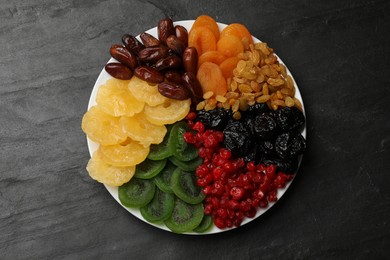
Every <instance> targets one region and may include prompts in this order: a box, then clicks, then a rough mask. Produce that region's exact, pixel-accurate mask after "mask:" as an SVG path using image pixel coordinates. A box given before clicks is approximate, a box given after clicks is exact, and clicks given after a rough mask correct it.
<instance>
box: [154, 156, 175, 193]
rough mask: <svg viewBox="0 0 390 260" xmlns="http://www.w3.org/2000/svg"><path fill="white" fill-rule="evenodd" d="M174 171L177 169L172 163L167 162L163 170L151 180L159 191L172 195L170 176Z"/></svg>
mask: <svg viewBox="0 0 390 260" xmlns="http://www.w3.org/2000/svg"><path fill="white" fill-rule="evenodd" d="M176 169H177V167H176V166H175V165H174V164H173V163H171V162H170V161H167V163H166V164H165V167H164V169H162V171H161V172H160V173H159V174H157V175H156V176H155V177H154V178H153V181H154V183H155V184H156V185H157V187H158V188H159V189H160V190H162V191H164V192H169V193H173V190H172V175H173V172H174V171H175V170H176Z"/></svg>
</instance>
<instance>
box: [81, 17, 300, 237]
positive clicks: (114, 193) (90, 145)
mask: <svg viewBox="0 0 390 260" xmlns="http://www.w3.org/2000/svg"><path fill="white" fill-rule="evenodd" d="M193 23H194V20H186V21H178V22H174V25H182V26H184V27H185V28H186V29H187V30H188V31H189V30H190V29H191V26H192V24H193ZM218 26H219V30H220V31H221V30H222V29H223V28H225V27H226V26H227V25H226V24H222V23H218ZM146 32H147V33H149V34H151V35H153V36H155V37H157V27H154V28H152V29H150V30H148V31H146ZM137 38H138V39H139V36H138V37H137ZM253 41H254V42H255V43H256V42H261V41H260V40H259V39H257V38H255V37H253ZM278 59H279V62H280V63H282V64H284V63H283V62H282V60H281V59H280V58H279V57H278ZM112 61H115V60H114V59H113V58H111V59H110V60H109V62H112ZM284 65H285V64H284ZM286 67H287V66H286ZM287 73H288V74H289V75H290V76H291V77H292V78H293V76H292V75H291V73H290V71H289V70H288V68H287ZM110 78H112V77H111V76H110V75H109V74H108V73H107V72H106V71H105V70H104V68H103V69H102V71H101V72H100V75H99V77H98V79H97V80H96V83H95V86H94V87H93V90H92V93H91V96H90V99H89V103H88V109H89V108H90V107H92V106H94V105H96V101H95V99H96V94H97V90H98V88H99V87H100V86H101V85H102V84H104V83H105V82H106V81H107V80H108V79H110ZM293 81H294V84H295V87H296V92H295V97H296V98H297V99H299V100H300V101H301V102H302V105H303V101H302V96H301V93H300V92H299V88H298V86H297V84H296V82H295V80H294V78H293ZM302 135H303V137H305V138H306V127H305V129H304V130H303V133H302ZM87 142H88V149H89V153H90V155H91V156H92V154H93V153H94V152H95V151H96V150H97V149H98V144H97V143H94V142H93V141H91V140H90V139H89V138H87ZM291 182H292V181H290V182H289V183H288V184H287V185H286V187H285V188H284V189H278V199H280V198H281V197H282V195H283V194H284V193H285V192H286V190H287V189H288V188H289V187H290V185H291ZM105 187H106V189H107V190H108V192H109V193H110V194H111V196H112V197H114V199H115V200H116V201H117V202H118V203H119V204H120V205H122V204H121V203H120V201H119V198H118V188H117V187H112V186H109V185H105ZM274 204H275V202H272V203H269V205H268V207H267V208H265V209H259V210H258V211H257V213H256V216H255V217H254V218H252V219H249V218H245V219H244V220H243V222H242V224H241V226H243V225H245V224H247V223H249V222H251V221H252V220H254V219H256V218H258V217H259V216H261V215H262V214H264V213H265V212H266V211H267V210H268V209H270V208H271V207H272V206H273V205H274ZM122 206H123V205H122ZM123 207H124V208H125V209H126V210H127V211H128V212H130V213H131V214H132V215H134V216H135V217H137V218H139V219H140V220H142V221H144V222H146V223H148V224H149V225H153V226H155V227H157V228H160V229H163V230H167V231H170V230H169V229H168V228H167V227H166V226H165V225H159V224H154V223H150V222H148V221H146V220H145V219H144V218H143V217H142V215H141V213H140V211H139V210H138V209H131V208H126V207H125V206H123ZM231 229H234V228H231ZM231 229H223V230H221V229H219V228H217V227H215V226H214V227H213V228H212V229H211V230H209V231H208V232H206V233H194V232H191V233H184V234H194V235H204V234H214V233H220V232H224V231H227V230H231Z"/></svg>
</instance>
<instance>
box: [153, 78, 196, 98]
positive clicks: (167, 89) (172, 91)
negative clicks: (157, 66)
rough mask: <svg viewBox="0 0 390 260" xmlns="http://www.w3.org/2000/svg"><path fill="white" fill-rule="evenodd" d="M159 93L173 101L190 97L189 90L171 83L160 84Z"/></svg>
mask: <svg viewBox="0 0 390 260" xmlns="http://www.w3.org/2000/svg"><path fill="white" fill-rule="evenodd" d="M158 91H159V92H160V94H161V95H163V96H165V97H167V98H172V99H178V100H185V99H187V98H189V97H190V95H189V92H188V90H187V89H186V88H185V87H183V85H180V84H175V83H171V82H162V83H160V84H158Z"/></svg>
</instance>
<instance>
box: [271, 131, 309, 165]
mask: <svg viewBox="0 0 390 260" xmlns="http://www.w3.org/2000/svg"><path fill="white" fill-rule="evenodd" d="M305 148H306V142H305V139H304V138H303V136H302V135H301V134H300V133H298V132H295V131H290V132H285V133H282V134H280V135H279V136H278V137H277V138H276V141H275V150H276V153H277V154H278V155H279V156H280V157H281V158H283V159H289V158H293V157H295V156H298V155H300V154H302V153H303V151H304V150H305Z"/></svg>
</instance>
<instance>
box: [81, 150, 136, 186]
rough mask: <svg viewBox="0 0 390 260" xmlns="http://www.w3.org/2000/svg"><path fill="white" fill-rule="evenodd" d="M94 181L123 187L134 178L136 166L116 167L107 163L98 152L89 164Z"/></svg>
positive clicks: (88, 167) (88, 169)
mask: <svg viewBox="0 0 390 260" xmlns="http://www.w3.org/2000/svg"><path fill="white" fill-rule="evenodd" d="M87 171H88V173H89V175H90V176H91V178H92V179H94V180H96V181H98V182H101V183H104V184H108V185H111V186H121V185H122V184H124V183H126V182H128V181H130V179H131V178H132V177H133V176H134V173H135V166H129V167H115V166H112V165H109V164H107V163H105V162H104V161H103V160H102V158H101V157H100V155H99V153H98V152H95V153H94V154H93V155H92V158H91V159H90V160H89V162H88V164H87Z"/></svg>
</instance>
